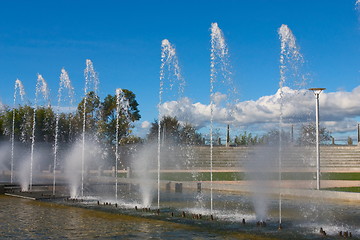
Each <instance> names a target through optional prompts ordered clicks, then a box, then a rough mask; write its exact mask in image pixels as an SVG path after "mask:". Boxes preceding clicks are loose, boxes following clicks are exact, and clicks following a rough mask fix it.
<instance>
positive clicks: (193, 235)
mask: <svg viewBox="0 0 360 240" xmlns="http://www.w3.org/2000/svg"><path fill="white" fill-rule="evenodd" d="M0 206H1V207H0V238H1V239H268V238H266V237H265V236H254V235H250V234H246V233H236V232H226V231H221V230H211V229H209V228H204V227H197V226H191V225H189V224H179V223H174V222H169V221H161V220H156V219H148V218H144V217H137V216H129V215H124V214H119V213H109V212H104V211H98V210H93V209H88V208H83V207H75V206H66V205H63V204H59V203H52V202H42V201H33V200H26V199H20V198H13V197H7V196H0Z"/></svg>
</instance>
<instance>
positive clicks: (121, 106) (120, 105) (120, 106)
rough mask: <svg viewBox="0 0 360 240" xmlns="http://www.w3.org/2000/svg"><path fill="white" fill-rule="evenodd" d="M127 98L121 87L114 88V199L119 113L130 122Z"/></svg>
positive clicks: (116, 189)
mask: <svg viewBox="0 0 360 240" xmlns="http://www.w3.org/2000/svg"><path fill="white" fill-rule="evenodd" d="M129 108H130V106H129V100H128V99H127V98H126V96H125V93H124V91H123V90H122V89H121V88H117V89H116V136H115V144H116V145H115V201H116V202H117V200H118V163H119V126H120V117H121V113H123V114H124V116H125V119H124V121H125V122H130V116H129V114H128V113H129Z"/></svg>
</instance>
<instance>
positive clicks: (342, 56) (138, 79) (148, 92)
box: [0, 0, 360, 132]
mask: <svg viewBox="0 0 360 240" xmlns="http://www.w3.org/2000/svg"><path fill="white" fill-rule="evenodd" d="M0 4H1V5H0V84H1V87H0V101H1V102H3V103H5V104H7V105H10V106H11V105H12V101H13V87H14V81H15V80H16V79H17V78H19V79H20V80H21V81H22V82H23V84H24V86H25V91H26V92H27V95H28V98H29V99H30V100H31V101H32V100H33V98H34V95H35V89H34V88H35V84H36V74H37V73H40V74H42V75H43V77H44V78H45V80H46V81H47V82H48V84H49V87H50V89H51V93H52V96H53V97H52V102H53V103H54V102H55V101H56V92H57V89H58V85H59V76H60V71H61V68H63V67H64V68H65V69H66V70H67V71H68V73H69V75H70V79H71V80H72V83H73V85H74V87H75V92H76V96H77V99H78V100H79V99H80V98H81V97H82V94H83V88H84V77H83V70H84V68H85V60H86V59H91V60H92V61H93V63H94V67H95V70H96V71H97V72H98V74H99V78H100V95H101V97H104V96H105V95H107V94H114V93H115V89H116V88H125V89H129V90H131V91H133V92H134V93H135V94H136V95H137V100H138V102H139V104H140V105H139V109H140V113H141V115H142V119H141V121H149V122H152V121H153V120H154V119H156V118H157V109H156V105H157V103H158V92H159V67H160V50H161V49H160V45H161V41H162V40H163V39H165V38H166V39H169V41H170V42H171V43H172V44H174V45H175V47H176V50H177V54H178V58H179V62H180V66H181V69H182V75H183V77H184V79H185V81H186V87H185V93H184V95H185V96H187V97H188V98H189V99H190V100H191V103H201V104H204V105H206V104H209V101H210V100H209V87H210V86H209V85H210V83H209V74H210V70H209V65H210V58H209V56H210V51H209V50H210V30H209V29H210V25H211V23H213V22H217V23H218V24H219V27H220V28H221V29H222V31H223V33H224V35H225V38H226V42H227V44H228V48H229V52H230V61H231V66H232V71H233V81H234V82H235V83H236V85H237V86H238V89H239V99H240V101H257V100H258V99H259V98H261V97H263V96H271V95H274V94H275V93H276V92H277V90H278V85H279V84H278V83H279V55H280V41H279V37H278V34H277V30H278V28H279V27H280V26H281V24H287V25H288V26H289V28H290V29H291V30H292V32H293V33H294V35H295V36H296V39H297V43H298V45H299V46H300V48H301V52H302V54H303V55H304V59H305V61H306V64H305V65H306V71H307V73H308V75H309V81H311V83H310V84H309V87H326V88H327V91H326V92H327V93H334V94H335V93H337V92H345V93H346V92H348V93H350V92H352V91H353V89H354V88H356V87H357V86H359V84H360V23H359V14H358V12H357V11H356V10H355V1H354V0H327V1H325V0H316V1H313V0H292V1H289V0H234V1H230V0H225V1H212V0H207V1H205V0H204V1H194V0H183V1H82V0H77V1H68V0H65V1H1V2H0ZM354 95H356V94H354ZM324 104H325V103H324ZM328 105H329V104H328ZM325 106H326V104H325ZM341 107H344V108H346V107H347V106H346V105H344V106H341ZM342 114H348V113H346V112H345V113H342ZM357 114H358V113H357V111H355V113H354V112H352V113H349V117H350V118H352V119H353V120H355V119H356V118H357ZM359 114H360V113H359ZM325 118H326V117H325ZM324 120H328V121H329V122H333V121H340V120H336V119H335V118H331V117H329V119H324ZM329 126H330V125H329ZM353 128H354V127H349V129H348V131H352V130H353ZM333 131H334V132H335V130H333ZM339 132H346V130H344V129H342V130H339Z"/></svg>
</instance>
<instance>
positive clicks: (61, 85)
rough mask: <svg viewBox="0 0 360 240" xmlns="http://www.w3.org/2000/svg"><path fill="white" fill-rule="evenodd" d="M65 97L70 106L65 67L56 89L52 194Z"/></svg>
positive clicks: (72, 97)
mask: <svg viewBox="0 0 360 240" xmlns="http://www.w3.org/2000/svg"><path fill="white" fill-rule="evenodd" d="M66 90H67V92H65V93H67V98H66V97H64V95H63V92H64V91H66ZM65 99H67V100H68V101H67V104H69V105H68V107H72V105H73V100H74V88H73V86H72V84H71V81H70V78H69V75H68V73H67V72H66V71H65V69H64V68H63V69H61V74H60V82H59V90H58V101H57V104H58V105H57V112H56V122H55V143H54V163H53V195H55V186H56V166H57V154H58V144H59V143H58V141H59V136H58V135H59V120H60V108H61V107H62V102H63V101H64V100H65Z"/></svg>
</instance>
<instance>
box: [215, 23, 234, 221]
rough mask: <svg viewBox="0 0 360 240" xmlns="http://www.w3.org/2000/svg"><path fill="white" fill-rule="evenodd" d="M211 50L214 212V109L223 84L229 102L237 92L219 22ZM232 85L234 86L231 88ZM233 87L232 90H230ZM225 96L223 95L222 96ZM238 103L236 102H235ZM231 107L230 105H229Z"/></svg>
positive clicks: (218, 102) (217, 103)
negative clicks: (231, 76)
mask: <svg viewBox="0 0 360 240" xmlns="http://www.w3.org/2000/svg"><path fill="white" fill-rule="evenodd" d="M210 36H211V52H210V184H211V186H210V191H211V193H210V212H211V214H212V212H213V190H212V189H213V188H212V182H213V147H214V146H213V145H214V139H213V128H214V110H215V108H216V107H219V106H217V105H220V100H217V99H218V98H219V96H220V95H222V94H224V93H221V92H220V91H221V87H220V86H221V85H224V86H226V87H227V89H226V90H225V91H226V93H227V96H225V98H226V99H227V101H228V102H229V101H230V100H234V99H232V98H231V95H232V94H231V93H236V88H234V86H233V84H232V81H231V78H230V75H231V72H230V70H229V59H228V58H229V50H228V47H227V45H226V42H225V38H224V34H223V32H222V31H221V29H220V28H219V26H218V24H217V23H212V24H211V35H210ZM230 86H231V87H232V88H230ZM230 89H232V90H230ZM220 98H223V97H220ZM235 104H236V103H235ZM228 107H229V105H228Z"/></svg>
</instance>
